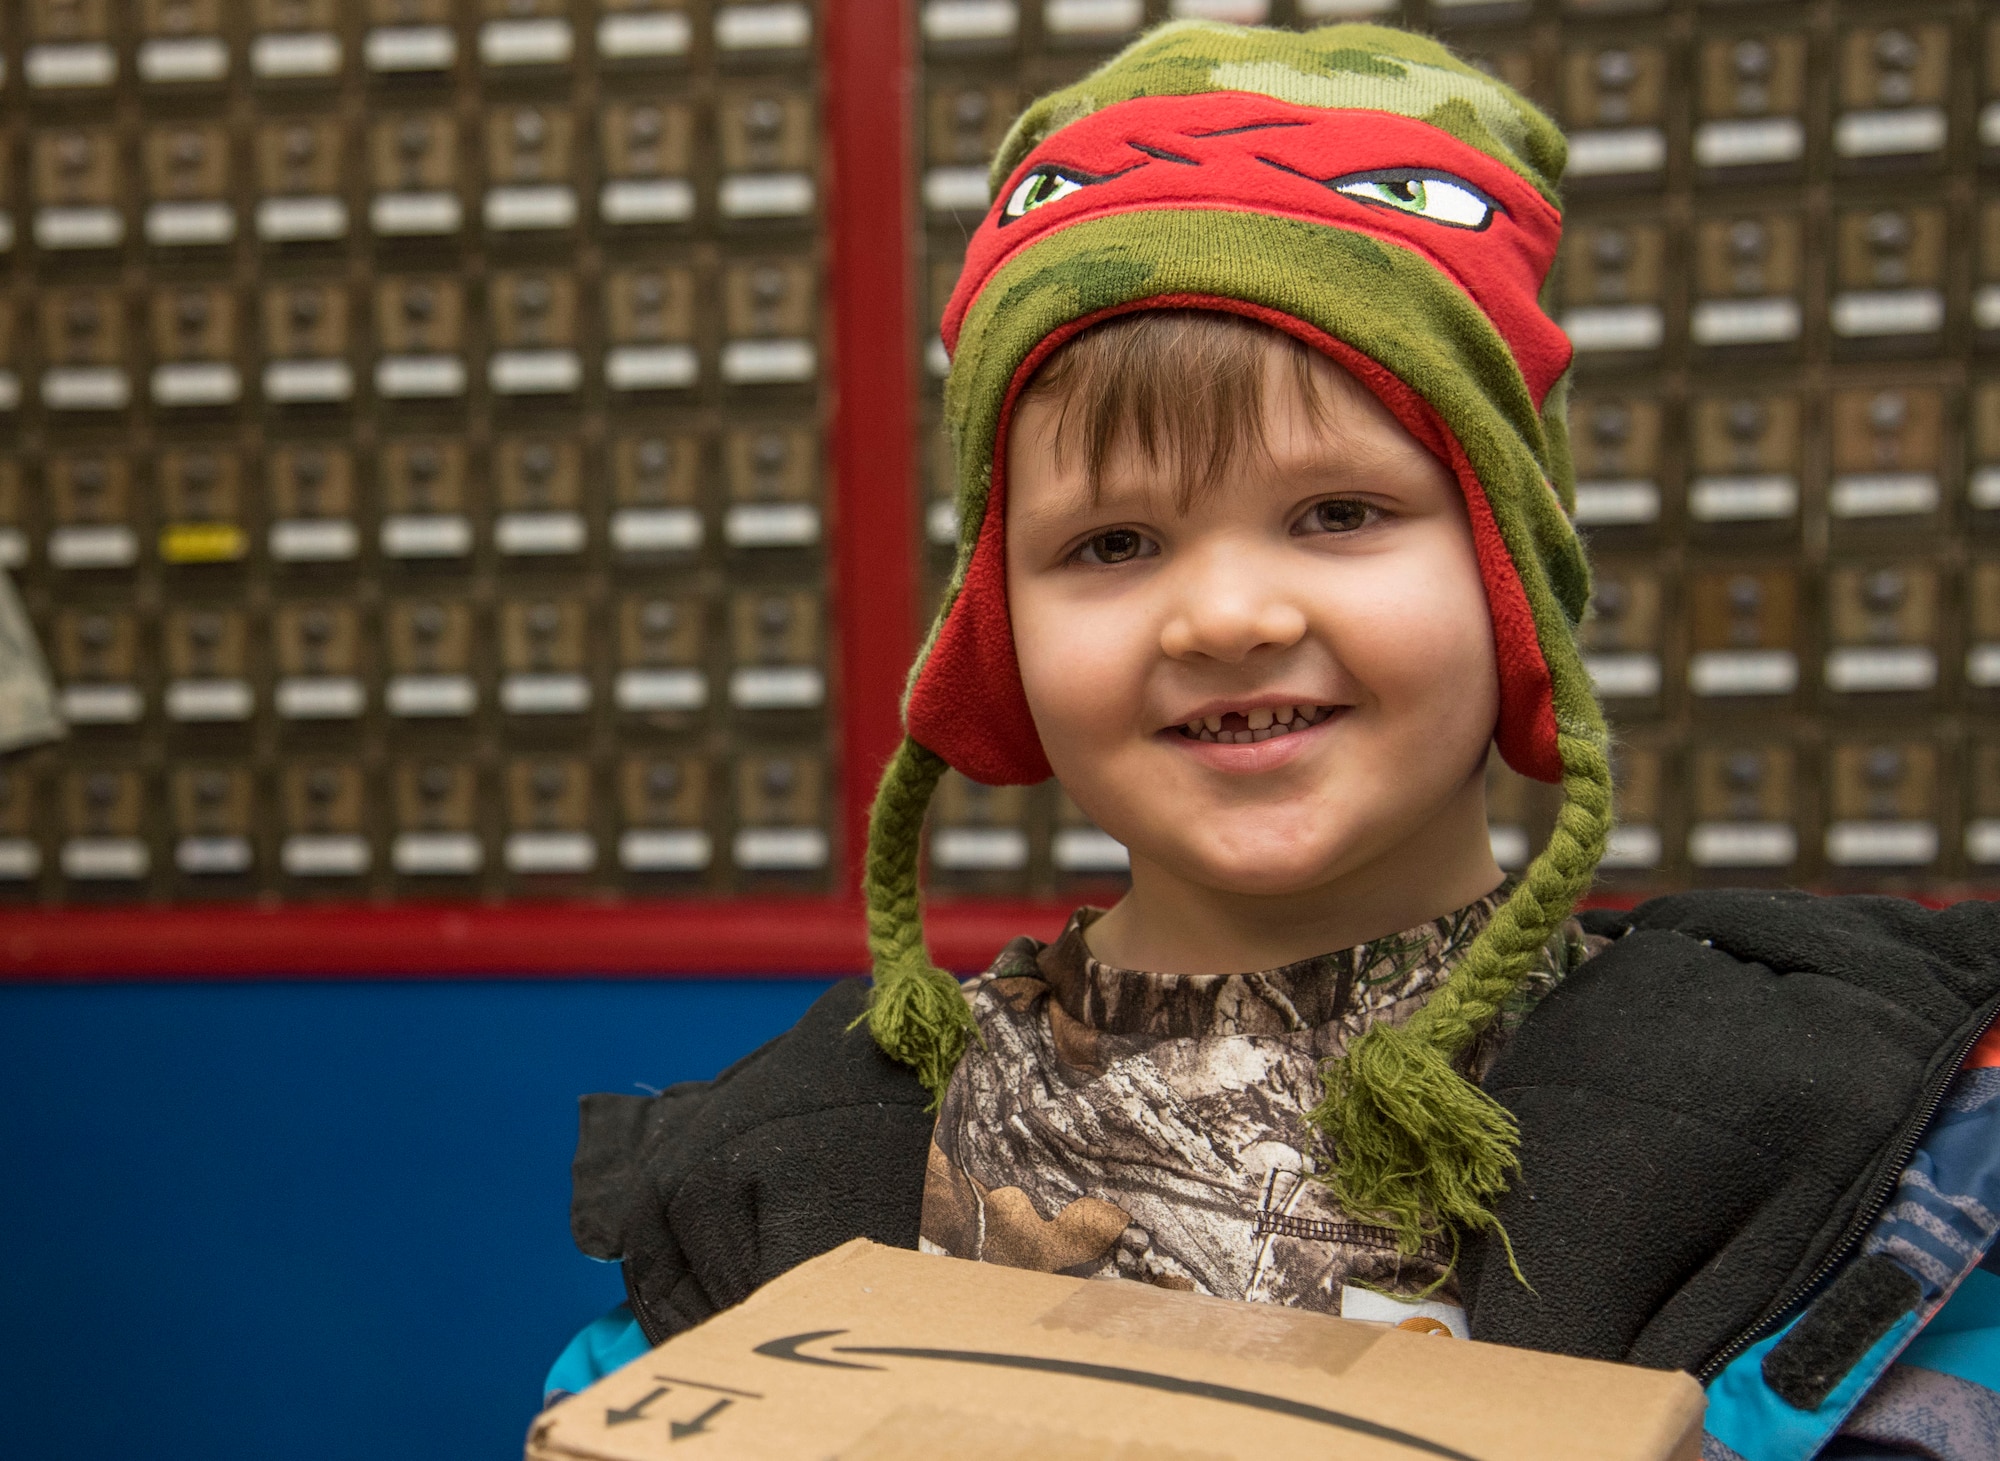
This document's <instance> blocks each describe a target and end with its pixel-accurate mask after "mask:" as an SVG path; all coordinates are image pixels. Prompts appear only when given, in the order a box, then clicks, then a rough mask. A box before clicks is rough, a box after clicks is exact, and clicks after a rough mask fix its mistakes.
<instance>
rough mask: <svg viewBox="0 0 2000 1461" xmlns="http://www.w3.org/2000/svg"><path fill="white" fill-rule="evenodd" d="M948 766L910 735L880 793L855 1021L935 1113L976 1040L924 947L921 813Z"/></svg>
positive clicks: (955, 991)
mask: <svg viewBox="0 0 2000 1461" xmlns="http://www.w3.org/2000/svg"><path fill="white" fill-rule="evenodd" d="M944 771H945V763H944V759H943V758H942V757H940V756H938V755H936V754H935V753H934V752H931V751H927V750H925V749H924V748H923V747H922V746H920V745H918V744H917V743H916V742H915V741H912V740H908V739H905V740H904V742H903V744H902V746H901V747H900V748H899V749H898V750H897V752H896V754H895V756H894V758H893V759H891V761H890V762H889V768H888V770H887V771H885V772H884V773H883V775H882V785H881V787H880V789H878V790H877V792H876V793H875V805H874V808H873V810H872V811H870V813H869V817H868V862H867V867H866V869H865V870H864V872H863V877H862V888H863V892H864V895H865V896H866V898H867V902H868V951H869V954H870V955H871V956H872V958H873V960H874V970H875V983H874V988H873V989H872V990H870V992H869V996H868V1007H867V1009H866V1010H864V1011H863V1012H862V1015H861V1018H860V1019H858V1020H856V1021H855V1023H856V1024H857V1025H858V1024H860V1023H862V1022H863V1021H866V1022H867V1025H868V1032H869V1034H871V1035H873V1036H874V1037H875V1043H876V1044H877V1045H878V1046H880V1047H881V1049H882V1051H883V1052H884V1053H885V1054H887V1055H889V1056H890V1057H891V1058H893V1059H895V1060H899V1061H901V1062H902V1063H903V1064H905V1065H907V1066H909V1067H910V1068H911V1069H913V1070H914V1071H916V1073H917V1078H918V1079H919V1080H921V1081H922V1082H923V1083H924V1088H925V1089H926V1090H928V1091H929V1092H930V1093H931V1109H933V1110H935V1109H937V1106H938V1103H939V1102H941V1101H943V1100H944V1093H945V1088H946V1087H947V1086H949V1085H950V1084H951V1073H952V1072H953V1071H954V1070H956V1069H957V1068H958V1062H959V1057H960V1056H962V1055H963V1054H964V1053H965V1047H966V1044H967V1042H968V1041H970V1040H973V1039H976V1038H978V1027H977V1026H976V1025H975V1024H974V1023H973V1019H972V1011H971V1009H970V1008H969V1007H968V1006H967V1005H966V1002H965V996H964V995H963V994H961V993H960V992H959V987H958V981H957V980H956V979H954V978H952V976H951V975H950V974H948V973H946V972H945V971H944V970H943V969H940V968H938V967H937V965H935V964H933V963H932V962H931V958H930V952H929V950H928V949H926V948H925V946H924V925H923V909H922V893H921V889H920V887H919V869H920V867H921V862H922V859H921V849H922V844H923V828H924V813H925V811H926V810H927V809H928V808H929V806H930V801H931V793H932V792H933V791H935V790H936V789H937V784H938V779H939V778H940V777H941V776H943V775H944Z"/></svg>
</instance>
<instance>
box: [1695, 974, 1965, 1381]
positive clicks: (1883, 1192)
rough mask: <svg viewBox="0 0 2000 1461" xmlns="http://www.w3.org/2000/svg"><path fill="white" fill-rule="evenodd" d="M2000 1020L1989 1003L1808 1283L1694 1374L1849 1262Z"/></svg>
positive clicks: (1719, 1361) (1703, 1372)
mask: <svg viewBox="0 0 2000 1461" xmlns="http://www.w3.org/2000/svg"><path fill="white" fill-rule="evenodd" d="M1996 1020H2000V1001H1997V1002H1995V1003H1993V1004H1991V1005H1989V1006H1988V1007H1987V1010H1986V1017H1985V1018H1984V1019H1982V1020H1981V1021H1979V1023H1978V1025H1977V1026H1976V1027H1975V1028H1974V1029H1973V1030H1972V1032H1971V1033H1970V1034H1967V1035H1965V1036H1962V1037H1961V1038H1960V1039H1959V1042H1958V1047H1957V1049H1956V1050H1955V1051H1954V1052H1953V1054H1952V1058H1951V1062H1950V1063H1949V1064H1948V1065H1947V1066H1946V1067H1945V1068H1944V1078H1943V1079H1942V1080H1940V1081H1938V1082H1937V1084H1936V1086H1935V1088H1934V1089H1932V1090H1931V1091H1930V1093H1929V1094H1928V1095H1926V1096H1925V1098H1924V1103H1923V1105H1922V1106H1921V1107H1919V1108H1918V1110H1917V1114H1916V1118H1915V1119H1914V1120H1913V1121H1911V1122H1910V1124H1909V1125H1908V1126H1906V1127H1905V1128H1904V1130H1903V1136H1902V1139H1901V1140H1900V1141H1899V1142H1898V1143H1897V1147H1896V1159H1895V1160H1894V1161H1893V1162H1891V1163H1889V1165H1888V1167H1887V1168H1886V1169H1885V1170H1886V1171H1887V1173H1888V1175H1887V1176H1886V1177H1885V1178H1883V1179H1882V1180H1880V1181H1878V1182H1877V1183H1876V1184H1875V1189H1874V1191H1873V1192H1871V1193H1870V1194H1869V1196H1868V1200H1867V1201H1866V1202H1864V1203H1862V1204H1861V1206H1860V1208H1858V1209H1857V1210H1856V1211H1855V1214H1854V1216H1853V1217H1852V1218H1851V1219H1849V1221H1848V1224H1847V1226H1846V1228H1844V1229H1843V1230H1842V1231H1841V1235H1840V1241H1839V1242H1837V1243H1835V1244H1834V1245H1833V1247H1832V1248H1831V1249H1829V1250H1828V1252H1827V1255H1826V1257H1825V1258H1823V1259H1821V1260H1820V1262H1819V1266H1818V1267H1817V1268H1815V1269H1813V1271H1812V1274H1811V1275H1810V1276H1809V1277H1808V1278H1807V1279H1806V1280H1805V1282H1803V1283H1801V1284H1799V1285H1798V1286H1797V1287H1796V1288H1794V1289H1793V1290H1792V1291H1791V1292H1790V1293H1788V1294H1786V1295H1785V1297H1784V1298H1783V1300H1781V1301H1780V1302H1779V1303H1777V1304H1775V1305H1774V1306H1772V1307H1771V1308H1770V1309H1767V1310H1766V1311H1765V1313H1764V1316H1763V1317H1762V1318H1761V1319H1759V1320H1758V1321H1757V1322H1756V1323H1755V1324H1753V1325H1751V1326H1750V1327H1749V1328H1748V1329H1746V1330H1744V1331H1743V1332H1742V1333H1741V1334H1739V1335H1738V1336H1737V1337H1736V1338H1735V1339H1733V1340H1731V1341H1730V1342H1729V1343H1728V1344H1727V1345H1725V1346H1723V1348H1722V1350H1721V1351H1720V1352H1719V1353H1718V1354H1717V1355H1716V1356H1715V1358H1713V1359H1711V1360H1710V1361H1709V1362H1708V1363H1707V1364H1705V1365H1703V1366H1702V1367H1701V1368H1700V1369H1699V1370H1696V1371H1695V1376H1694V1377H1695V1379H1696V1380H1698V1381H1699V1382H1700V1383H1701V1384H1703V1385H1706V1384H1708V1382H1709V1381H1710V1380H1713V1379H1714V1378H1715V1377H1716V1376H1717V1375H1719V1374H1721V1373H1722V1371H1723V1370H1724V1369H1725V1368H1727V1367H1728V1365H1729V1363H1730V1361H1732V1360H1734V1359H1735V1358H1736V1357H1737V1356H1738V1355H1740V1354H1741V1353H1743V1351H1744V1350H1746V1349H1748V1348H1749V1347H1750V1346H1751V1345H1753V1344H1755V1343H1756V1342H1757V1341H1758V1340H1759V1339H1760V1338H1762V1337H1763V1335H1764V1332H1765V1331H1766V1330H1767V1329H1769V1328H1770V1327H1771V1325H1772V1324H1773V1323H1775V1322H1776V1321H1777V1320H1779V1319H1781V1318H1783V1317H1784V1315H1785V1314H1786V1313H1787V1312H1788V1311H1789V1310H1790V1309H1791V1307H1792V1306H1793V1305H1794V1304H1796V1303H1798V1302H1799V1301H1800V1300H1801V1299H1803V1298H1805V1297H1806V1295H1808V1294H1810V1293H1811V1292H1812V1291H1813V1290H1814V1289H1816V1288H1818V1287H1819V1286H1820V1284H1821V1283H1823V1282H1825V1280H1826V1278H1827V1276H1828V1275H1829V1274H1831V1273H1832V1272H1833V1271H1834V1270H1835V1269H1836V1268H1838V1267H1840V1265H1841V1264H1842V1263H1845V1262H1846V1261H1847V1255H1848V1254H1849V1253H1850V1252H1851V1251H1853V1248H1854V1245H1855V1244H1856V1243H1859V1242H1860V1241H1861V1239H1862V1238H1863V1237H1865V1236H1866V1235H1867V1232H1868V1229H1869V1228H1871V1227H1872V1226H1874V1223H1875V1219H1876V1218H1877V1217H1879V1216H1881V1213H1882V1209H1883V1208H1884V1207H1886V1206H1887V1205H1888V1202H1889V1195H1890V1194H1891V1193H1893V1192H1894V1191H1895V1190H1896V1185H1897V1184H1898V1183H1899V1182H1900V1181H1901V1180H1902V1177H1903V1170H1904V1168H1906V1167H1908V1166H1909V1164H1910V1158H1911V1157H1913V1156H1915V1155H1916V1151H1917V1147H1918V1146H1919V1145H1920V1144H1921V1143H1922V1141H1923V1139H1924V1132H1925V1131H1926V1130H1928V1129H1929V1127H1930V1124H1931V1119H1932V1118H1933V1117H1935V1116H1936V1115H1937V1111H1938V1107H1939V1106H1942V1105H1943V1104H1944V1096H1945V1092H1946V1091H1948V1090H1950V1089H1951V1083H1952V1082H1953V1081H1955V1080H1957V1079H1958V1073H1959V1071H1960V1069H1961V1068H1963V1066H1964V1065H1965V1057H1966V1056H1968V1055H1970V1054H1971V1053H1972V1047H1973V1046H1975V1045H1977V1044H1978V1043H1979V1041H1980V1039H1981V1037H1983V1036H1984V1035H1985V1034H1986V1032H1987V1031H1988V1030H1990V1029H1992V1028H1993V1025H1994V1023H1995V1021H1996Z"/></svg>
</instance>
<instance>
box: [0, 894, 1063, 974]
mask: <svg viewBox="0 0 2000 1461" xmlns="http://www.w3.org/2000/svg"><path fill="white" fill-rule="evenodd" d="M1067 916H1068V911H1067V908H1066V907H1058V906H1052V905H1049V904H1046V903H1023V902H1016V903H1000V902H986V901H980V902H971V901H967V902H961V903H942V904H938V905H936V906H934V907H933V908H932V909H931V910H930V912H929V916H928V918H927V923H928V925H929V930H930V945H931V952H932V955H933V957H935V958H936V959H937V960H938V961H939V962H940V963H941V964H943V965H944V966H945V967H946V968H949V969H957V970H961V971H963V972H967V973H971V972H975V971H977V970H980V969H983V968H985V967H986V966H987V964H989V963H990V962H992V958H993V955H994V953H995V951H997V950H998V949H999V948H1000V947H1001V946H1002V945H1003V944H1005V943H1006V942H1007V941H1008V940H1009V939H1011V938H1013V937H1015V936H1016V935H1017V934H1022V933H1032V934H1035V935H1037V936H1038V937H1041V938H1053V937H1054V936H1055V934H1056V933H1057V932H1058V931H1059V930H1060V929H1061V927H1062V924H1063V920H1064V918H1066V917H1067ZM865 926H866V924H865V920H864V918H863V916H862V909H861V906H860V904H859V903H858V902H855V901H853V900H851V899H845V898H840V899H836V898H796V899H783V900H777V899H741V900H736V899H728V900H725V899H713V900H707V901H701V902H668V901H665V900H660V901H652V902H644V903H617V902H605V903H597V904H592V903H549V904H534V903H503V904H454V903H429V904H389V905H385V906H380V907H366V906H361V905H356V904H316V905H305V906H293V907H283V908H253V907H245V906H243V905H240V904H232V905H226V906H218V907H210V908H194V907H176V908H115V909H114V908H106V909H91V910H77V909H51V910H46V911H42V910H38V911H33V912H27V913H16V914H10V915H8V916H7V917H5V918H4V919H0V983H8V982H27V981H50V982H57V983H97V982H125V981H134V982H138V981H148V980H161V979H213V980H239V979H274V978H275V979H376V978H423V979H432V978H436V979H473V978H536V977H545V976H601V977H632V976H638V977H645V976H699V975H710V976H718V975H719V976H732V975H760V976H761V975H786V974H789V975H802V976H814V975H824V974H858V973H860V972H862V971H863V970H865V969H866V968H867V965H868V955H867V948H866V945H865V941H864V929H865Z"/></svg>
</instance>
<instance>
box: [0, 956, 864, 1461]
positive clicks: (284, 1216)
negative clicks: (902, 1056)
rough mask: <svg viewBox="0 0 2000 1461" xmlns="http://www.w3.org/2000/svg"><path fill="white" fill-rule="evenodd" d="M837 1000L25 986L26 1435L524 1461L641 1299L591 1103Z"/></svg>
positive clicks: (22, 1441)
mask: <svg viewBox="0 0 2000 1461" xmlns="http://www.w3.org/2000/svg"><path fill="white" fill-rule="evenodd" d="M825 987H826V985H825V982H824V981H820V980H678V981H663V982H623V981H576V982H560V983H558V982H491V983H482V982H465V983H461V982H451V983H431V982H419V983H340V984H313V983H301V984H248V985H244V984H194V985H172V986H163V985H136V986H92V987H76V988H54V987H14V988H4V989H0V1183H3V1184H4V1186H0V1414H4V1415H5V1417H6V1434H7V1437H8V1439H7V1443H6V1450H7V1454H8V1455H9V1456H17V1457H22V1458H49V1461H55V1458H61V1461H183V1458H185V1461H275V1458H282V1461H395V1458H410V1461H461V1458H463V1461H475V1458H477V1461H502V1458H512V1457H517V1456H519V1455H520V1448H521V1438H522V1436H523V1434H524V1433H525V1430H526V1426H527V1422H528V1419H529V1417H530V1416H531V1415H532V1413H533V1411H534V1409H535V1406H536V1403H537V1401H538V1400H539V1397H540V1388H539V1387H540V1383H541V1379H542V1375H543V1372H544V1371H545V1370H546V1369H547V1367H548V1365H549V1363H550V1362H551V1361H552V1360H553V1359H554V1358H555V1355H556V1353H557V1351H558V1350H559V1349H560V1348H561V1347H562V1345H563V1344H564V1343H565V1342H566V1341H567V1339H568V1338H569V1336H570V1334H571V1333H572V1332H574V1331H575V1330H576V1329H577V1328H579V1327H581V1326H582V1325H583V1324H584V1323H585V1322H587V1321H588V1320H589V1319H591V1318H593V1317H595V1316H596V1315H597V1314H598V1313H601V1312H602V1311H603V1310H604V1309H606V1308H608V1307H609V1306H610V1305H612V1304H614V1303H616V1302H618V1300H619V1299H620V1298H621V1297H622V1296H623V1289H622V1286H621V1284H620V1282H619V1277H618V1272H617V1270H616V1268H614V1267H611V1266H609V1265H605V1264H598V1263H593V1262H591V1261H590V1260H588V1259H586V1258H584V1257H582V1256H581V1255H580V1254H578V1253H577V1251H576V1250H575V1248H574V1247H573V1246H571V1243H570V1240H569V1230H568V1202H569V1159H570V1154H571V1151H572V1148H573V1146H574V1143H575V1136H576V1104H575V1101H576V1097H577V1095H578V1094H579V1093H581V1092H584V1091H597V1090H603V1091H617V1090H625V1091H631V1090H637V1089H641V1088H644V1087H653V1088H657V1087H659V1086H663V1085H667V1084H670V1083H671V1082H674V1081H679V1080H690V1079H696V1078H701V1077H706V1076H709V1075H713V1074H714V1073H715V1072H716V1071H717V1070H719V1069H720V1068H721V1067H722V1066H724V1065H726V1064H728V1063H729V1061H731V1060H733V1059H735V1058H736V1056H738V1055H740V1054H742V1053H743V1052H745V1051H747V1050H749V1049H751V1048H752V1047H753V1046H755V1045H757V1044H760V1043H762V1042H763V1041H764V1040H767V1039H769V1038H770V1037H771V1036H772V1035H774V1034H776V1033H778V1032H779V1031H780V1030H782V1029H784V1028H785V1027H786V1026H788V1025H789V1024H791V1022H792V1021H793V1020H795V1019H796V1018H797V1017H798V1015H799V1014H800V1012H801V1011H803V1010H804V1008H805V1006H806V1005H807V1004H808V1003H810V1002H811V1001H812V1000H813V999H814V998H815V997H816V996H817V995H818V994H819V992H820V991H821V990H822V989H824V988H825Z"/></svg>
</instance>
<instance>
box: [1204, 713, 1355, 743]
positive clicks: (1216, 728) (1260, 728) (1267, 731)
mask: <svg viewBox="0 0 2000 1461" xmlns="http://www.w3.org/2000/svg"><path fill="white" fill-rule="evenodd" d="M1331 713H1332V712H1331V711H1330V710H1328V709H1327V708H1325V707H1323V706H1318V705H1281V706H1279V707H1277V708H1276V709H1275V710H1246V711H1241V712H1236V711H1232V712H1230V714H1241V715H1242V717H1243V720H1244V723H1245V724H1246V725H1248V727H1249V729H1248V730H1224V729H1223V728H1222V722H1223V719H1224V717H1223V716H1220V715H1209V716H1203V717H1202V718H1200V719H1199V720H1191V721H1188V722H1187V723H1186V724H1185V725H1184V726H1182V730H1184V731H1185V732H1186V733H1187V734H1188V735H1189V736H1191V737H1193V738H1194V739H1195V740H1198V741H1207V742H1209V743H1210V744H1211V745H1220V746H1248V745H1254V744H1256V743H1257V742H1258V741H1268V740H1270V739H1271V737H1273V736H1282V735H1289V734H1290V733H1291V732H1293V731H1298V730H1304V729H1306V727H1308V726H1314V725H1318V724H1319V723H1320V722H1321V721H1322V720H1325V719H1326V718H1327V716H1328V715H1330V714H1331Z"/></svg>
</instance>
